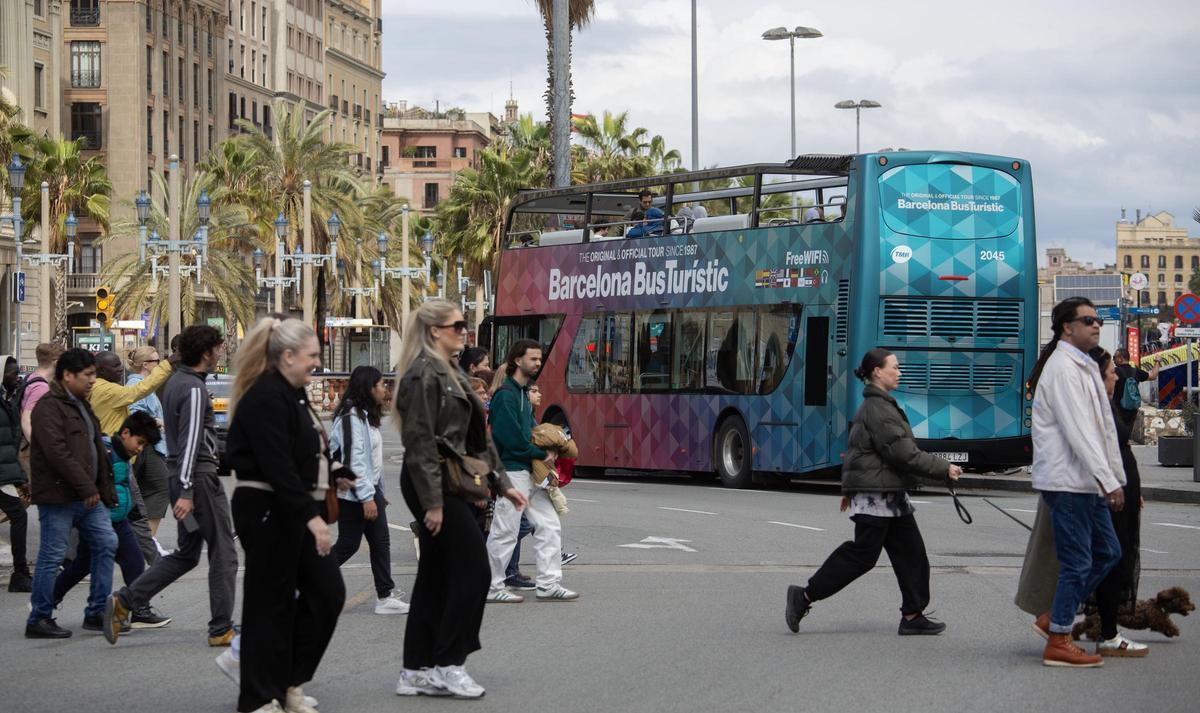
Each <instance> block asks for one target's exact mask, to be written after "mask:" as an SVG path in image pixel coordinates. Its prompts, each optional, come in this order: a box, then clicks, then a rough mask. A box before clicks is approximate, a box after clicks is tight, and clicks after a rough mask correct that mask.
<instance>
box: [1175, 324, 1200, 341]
mask: <svg viewBox="0 0 1200 713" xmlns="http://www.w3.org/2000/svg"><path fill="white" fill-rule="evenodd" d="M1175 336H1177V337H1184V338H1187V339H1196V338H1197V337H1200V327H1176V328H1175Z"/></svg>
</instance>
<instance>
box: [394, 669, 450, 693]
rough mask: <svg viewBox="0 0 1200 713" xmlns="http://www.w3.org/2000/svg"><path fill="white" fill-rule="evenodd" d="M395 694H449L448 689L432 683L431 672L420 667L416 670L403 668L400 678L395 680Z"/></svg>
mask: <svg viewBox="0 0 1200 713" xmlns="http://www.w3.org/2000/svg"><path fill="white" fill-rule="evenodd" d="M396 695H397V696H450V695H453V694H452V693H450V691H447V690H446V689H444V688H439V687H438V686H436V685H434V683H433V672H432V671H431V670H430V669H427V668H422V669H419V670H416V671H413V670H412V669H407V668H406V669H403V670H401V671H400V680H399V681H397V682H396Z"/></svg>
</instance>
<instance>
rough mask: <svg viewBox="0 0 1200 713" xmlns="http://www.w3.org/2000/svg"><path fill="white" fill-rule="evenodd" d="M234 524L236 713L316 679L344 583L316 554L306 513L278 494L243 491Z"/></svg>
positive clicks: (331, 562)
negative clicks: (239, 567) (238, 648)
mask: <svg viewBox="0 0 1200 713" xmlns="http://www.w3.org/2000/svg"><path fill="white" fill-rule="evenodd" d="M233 522H234V527H235V529H236V530H237V534H238V539H239V540H240V541H241V543H242V549H243V550H244V551H245V555H246V573H245V577H244V580H243V589H244V592H243V596H242V663H241V671H242V675H241V679H242V683H241V694H240V695H239V696H238V708H237V709H238V710H239V711H253V710H256V709H258V708H260V707H262V706H264V705H266V704H267V703H269V702H270V701H271V700H272V699H274V700H277V701H280V702H282V701H284V699H285V698H286V695H287V689H288V688H289V687H291V686H298V685H301V684H304V683H307V682H308V681H311V680H312V677H313V674H314V673H316V670H317V665H318V664H319V663H320V662H321V657H322V656H323V655H324V654H325V648H326V647H327V646H328V645H329V640H330V639H331V638H333V631H334V629H335V628H336V627H337V619H338V615H339V614H340V613H341V611H342V605H343V604H345V602H346V587H345V585H344V584H343V583H342V574H341V572H340V571H339V570H338V564H337V560H335V559H334V558H333V557H330V556H326V557H321V556H320V555H318V554H317V549H316V542H315V540H314V539H313V536H312V533H311V532H309V531H308V526H307V524H306V523H305V522H304V521H303V519H302V516H296V515H292V514H290V513H289V512H288V511H286V510H284V509H283V506H282V504H281V502H280V501H279V500H278V499H277V498H276V497H275V495H274V494H273V493H269V492H266V491H261V490H252V489H249V488H238V489H237V491H236V492H235V493H234V495H233Z"/></svg>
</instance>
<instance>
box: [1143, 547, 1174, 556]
mask: <svg viewBox="0 0 1200 713" xmlns="http://www.w3.org/2000/svg"><path fill="white" fill-rule="evenodd" d="M1140 549H1141V550H1142V552H1153V553H1154V554H1156V555H1166V554H1170V553H1169V552H1163V551H1162V550H1152V549H1150V548H1149V547H1142V548H1140Z"/></svg>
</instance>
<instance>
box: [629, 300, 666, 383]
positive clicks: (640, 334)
mask: <svg viewBox="0 0 1200 713" xmlns="http://www.w3.org/2000/svg"><path fill="white" fill-rule="evenodd" d="M633 333H634V337H635V338H636V340H637V343H636V347H635V349H636V351H635V354H636V356H637V362H636V364H637V367H636V369H635V372H636V373H637V381H636V383H635V384H634V386H635V387H636V388H637V390H638V391H665V390H666V389H668V388H669V387H670V385H671V313H670V312H646V313H641V314H638V315H637V316H636V318H635V322H634V330H633Z"/></svg>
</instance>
